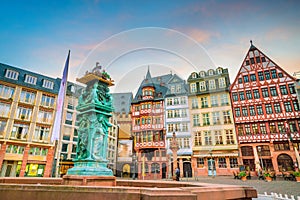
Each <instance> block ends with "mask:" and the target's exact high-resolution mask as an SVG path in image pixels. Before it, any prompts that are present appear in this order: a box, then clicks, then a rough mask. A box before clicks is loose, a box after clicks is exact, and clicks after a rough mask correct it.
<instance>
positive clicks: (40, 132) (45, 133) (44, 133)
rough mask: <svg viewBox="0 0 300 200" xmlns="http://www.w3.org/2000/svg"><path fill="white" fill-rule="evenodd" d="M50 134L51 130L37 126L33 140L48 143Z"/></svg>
mask: <svg viewBox="0 0 300 200" xmlns="http://www.w3.org/2000/svg"><path fill="white" fill-rule="evenodd" d="M49 132H50V128H47V127H42V126H36V127H35V132H34V138H33V140H36V141H46V140H48V137H49Z"/></svg>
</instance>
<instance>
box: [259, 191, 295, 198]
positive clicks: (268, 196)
mask: <svg viewBox="0 0 300 200" xmlns="http://www.w3.org/2000/svg"><path fill="white" fill-rule="evenodd" d="M258 197H259V198H260V197H262V198H264V199H266V200H269V199H270V200H300V197H299V196H297V197H295V196H294V195H291V198H289V196H288V195H287V194H285V195H284V196H283V195H282V194H277V193H273V192H272V193H271V194H270V195H268V194H267V193H266V192H265V193H264V194H258Z"/></svg>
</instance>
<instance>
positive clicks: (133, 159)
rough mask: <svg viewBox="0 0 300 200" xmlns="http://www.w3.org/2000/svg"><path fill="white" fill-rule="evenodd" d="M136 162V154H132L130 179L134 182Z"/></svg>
mask: <svg viewBox="0 0 300 200" xmlns="http://www.w3.org/2000/svg"><path fill="white" fill-rule="evenodd" d="M136 160H137V158H136V153H133V154H132V162H133V168H132V169H133V170H132V179H133V180H135V178H136V177H135V173H136Z"/></svg>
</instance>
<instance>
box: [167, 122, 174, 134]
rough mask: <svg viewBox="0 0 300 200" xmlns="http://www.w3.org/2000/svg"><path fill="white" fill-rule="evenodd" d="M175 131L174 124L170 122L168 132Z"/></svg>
mask: <svg viewBox="0 0 300 200" xmlns="http://www.w3.org/2000/svg"><path fill="white" fill-rule="evenodd" d="M173 131H174V128H173V124H168V132H169V133H171V132H173Z"/></svg>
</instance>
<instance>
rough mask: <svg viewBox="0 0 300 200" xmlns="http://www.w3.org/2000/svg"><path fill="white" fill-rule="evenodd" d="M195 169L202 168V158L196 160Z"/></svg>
mask: <svg viewBox="0 0 300 200" xmlns="http://www.w3.org/2000/svg"><path fill="white" fill-rule="evenodd" d="M197 168H204V158H197Z"/></svg>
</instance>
